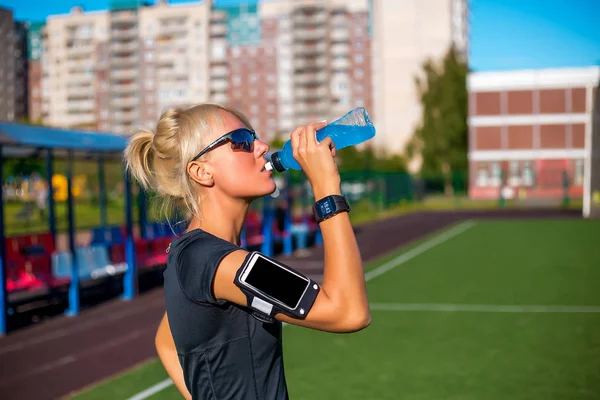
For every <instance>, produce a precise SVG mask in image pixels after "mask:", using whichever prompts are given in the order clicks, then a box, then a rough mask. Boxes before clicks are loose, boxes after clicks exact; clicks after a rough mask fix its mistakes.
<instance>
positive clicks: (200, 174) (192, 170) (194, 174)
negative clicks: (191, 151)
mask: <svg viewBox="0 0 600 400" xmlns="http://www.w3.org/2000/svg"><path fill="white" fill-rule="evenodd" d="M187 173H188V175H189V176H190V178H192V180H193V181H194V182H196V183H198V184H199V185H202V186H205V187H212V186H214V184H215V180H214V179H213V177H212V174H211V173H210V171H208V170H207V168H206V165H205V164H204V163H198V162H191V163H189V164H188V167H187Z"/></svg>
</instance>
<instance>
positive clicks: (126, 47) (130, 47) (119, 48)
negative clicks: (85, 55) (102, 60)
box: [110, 41, 139, 53]
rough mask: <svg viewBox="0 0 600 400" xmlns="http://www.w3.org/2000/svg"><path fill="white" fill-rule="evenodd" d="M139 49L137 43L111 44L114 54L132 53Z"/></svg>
mask: <svg viewBox="0 0 600 400" xmlns="http://www.w3.org/2000/svg"><path fill="white" fill-rule="evenodd" d="M138 48H139V45H138V43H137V41H132V42H122V43H119V42H112V43H111V44H110V50H111V52H112V53H118V52H131V51H136V50H137V49H138Z"/></svg>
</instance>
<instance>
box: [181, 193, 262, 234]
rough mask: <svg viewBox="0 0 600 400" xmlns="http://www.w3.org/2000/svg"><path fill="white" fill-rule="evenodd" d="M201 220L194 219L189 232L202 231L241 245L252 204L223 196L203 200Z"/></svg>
mask: <svg viewBox="0 0 600 400" xmlns="http://www.w3.org/2000/svg"><path fill="white" fill-rule="evenodd" d="M200 204H201V209H202V211H201V215H200V217H201V219H198V218H196V217H194V219H193V220H192V221H191V222H190V225H189V227H188V231H190V230H193V229H198V228H200V229H202V230H204V231H206V232H208V233H210V234H212V235H215V236H216V237H219V238H221V239H223V240H227V241H228V242H231V243H235V244H237V245H240V234H241V232H242V227H243V226H244V221H245V219H246V214H247V212H248V209H249V207H250V202H248V201H247V200H242V199H232V198H230V197H225V196H221V198H220V199H217V198H216V196H215V197H212V198H211V197H208V196H207V197H205V198H203V199H202V200H201V202H200Z"/></svg>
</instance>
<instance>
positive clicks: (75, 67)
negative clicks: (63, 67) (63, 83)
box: [66, 57, 96, 73]
mask: <svg viewBox="0 0 600 400" xmlns="http://www.w3.org/2000/svg"><path fill="white" fill-rule="evenodd" d="M66 64H67V69H68V70H69V73H71V71H73V72H75V71H82V70H83V71H85V70H87V69H93V68H94V66H95V65H96V63H95V62H94V60H93V59H92V57H86V58H81V59H75V60H74V59H67V62H66Z"/></svg>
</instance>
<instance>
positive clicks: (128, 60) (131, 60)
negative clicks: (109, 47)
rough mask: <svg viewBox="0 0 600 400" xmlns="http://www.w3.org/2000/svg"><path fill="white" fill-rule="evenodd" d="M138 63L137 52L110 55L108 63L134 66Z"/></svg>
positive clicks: (117, 65) (119, 65)
mask: <svg viewBox="0 0 600 400" xmlns="http://www.w3.org/2000/svg"><path fill="white" fill-rule="evenodd" d="M137 64H138V57H137V54H134V55H131V56H126V57H111V58H110V65H111V66H115V67H125V66H135V65H137Z"/></svg>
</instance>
